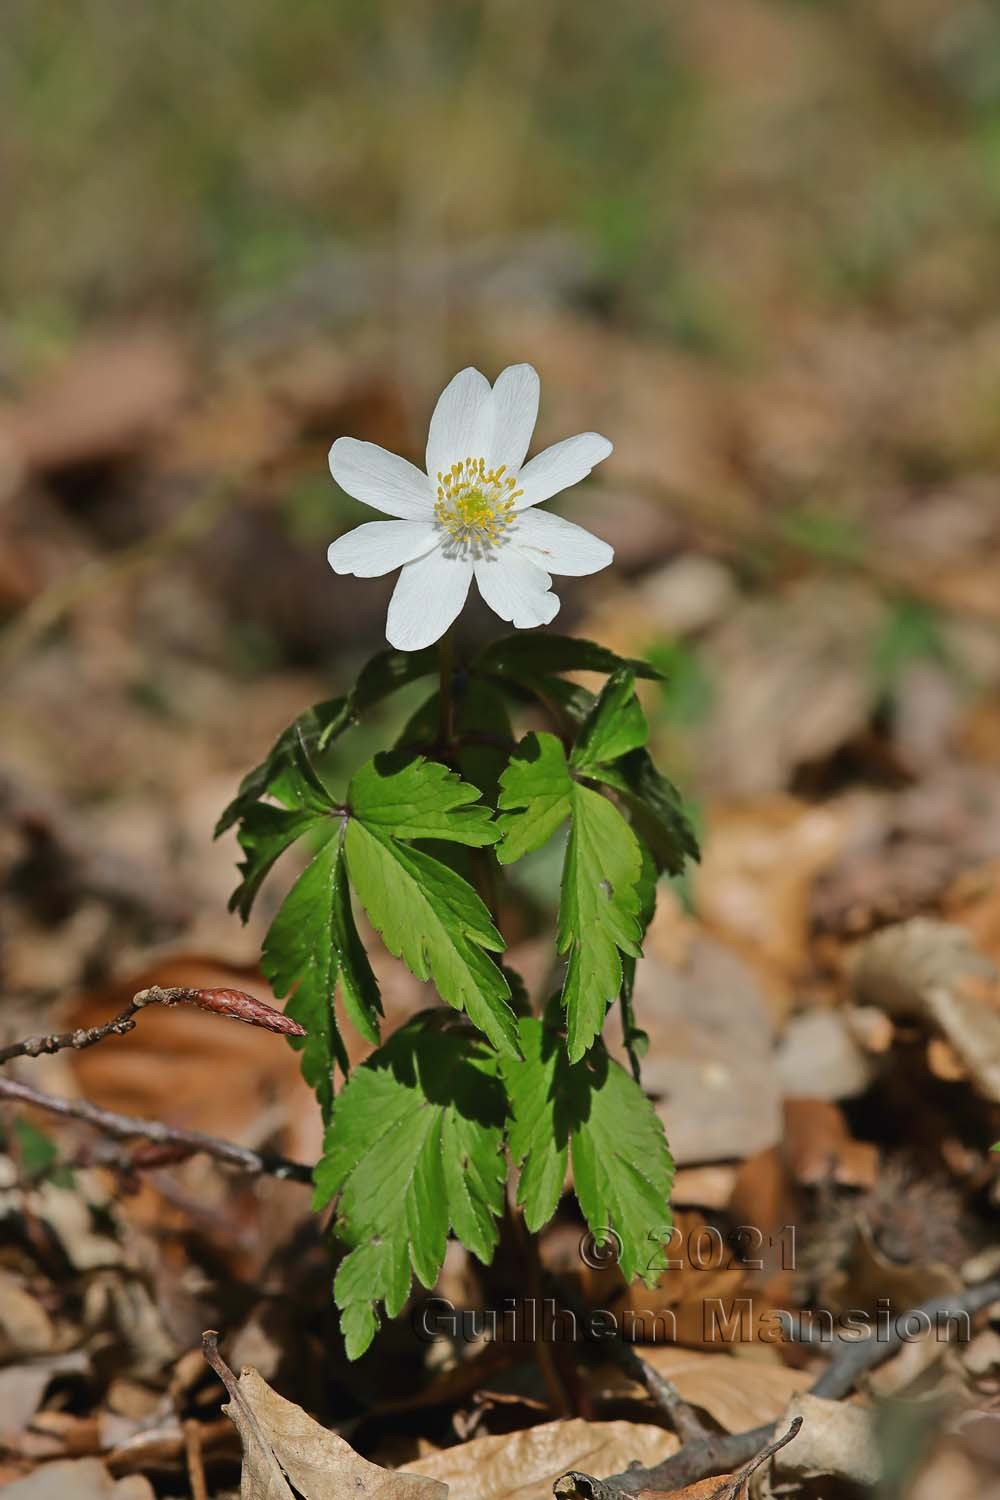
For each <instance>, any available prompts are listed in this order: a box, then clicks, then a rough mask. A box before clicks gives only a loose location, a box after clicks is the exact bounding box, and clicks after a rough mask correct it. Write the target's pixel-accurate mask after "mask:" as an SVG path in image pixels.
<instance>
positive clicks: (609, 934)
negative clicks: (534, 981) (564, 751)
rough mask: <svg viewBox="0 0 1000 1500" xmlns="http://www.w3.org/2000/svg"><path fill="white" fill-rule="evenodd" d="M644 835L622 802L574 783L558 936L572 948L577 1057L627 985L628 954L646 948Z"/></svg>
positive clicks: (569, 970) (569, 1040) (570, 986)
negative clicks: (641, 912) (641, 895)
mask: <svg viewBox="0 0 1000 1500" xmlns="http://www.w3.org/2000/svg"><path fill="white" fill-rule="evenodd" d="M641 874H642V852H641V850H640V848H639V841H638V839H637V838H636V836H635V834H634V833H633V832H632V830H631V828H630V827H629V826H628V824H627V823H626V822H625V819H624V818H623V817H622V815H621V813H620V812H619V811H618V809H617V808H616V807H614V806H612V804H611V803H610V802H609V801H608V799H607V798H606V797H602V796H601V794H600V792H593V791H591V790H590V789H589V787H584V786H580V785H579V783H575V784H574V786H573V804H572V822H571V825H570V835H569V843H568V844H567V846H566V862H565V864H564V865H563V878H562V892H561V900H560V903H559V927H558V935H557V943H558V947H559V952H560V953H567V954H568V955H569V962H568V964H567V967H566V979H565V983H564V984H563V1004H564V1006H565V1008H566V1044H567V1048H568V1051H569V1056H570V1060H571V1061H572V1062H576V1061H578V1060H579V1058H581V1057H582V1056H583V1054H584V1053H585V1052H586V1051H587V1048H588V1047H589V1046H590V1045H591V1043H592V1042H593V1041H594V1039H595V1037H597V1036H598V1035H599V1034H600V1031H601V1027H602V1026H603V1025H604V1017H605V1016H606V1014H607V1011H608V1007H609V1006H610V1005H611V1004H612V1003H613V1002H614V1001H615V1000H616V999H617V998H618V993H619V991H620V989H621V985H622V955H623V954H625V955H629V956H631V957H632V958H638V957H639V956H640V955H641V952H642V949H641V946H640V944H641V941H642V929H641V927H640V924H639V910H640V898H639V891H638V889H637V887H638V882H639V879H640V876H641Z"/></svg>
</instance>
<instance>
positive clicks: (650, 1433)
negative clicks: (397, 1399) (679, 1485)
mask: <svg viewBox="0 0 1000 1500" xmlns="http://www.w3.org/2000/svg"><path fill="white" fill-rule="evenodd" d="M677 1448H678V1442H677V1439H676V1438H675V1437H674V1435H673V1433H670V1432H664V1431H663V1429H662V1428H661V1427H649V1426H645V1425H644V1424H642V1423H637V1422H585V1421H583V1420H582V1418H579V1417H577V1418H574V1419H573V1420H572V1421H568V1422H545V1423H543V1424H542V1425H541V1426H540V1427H529V1428H527V1429H526V1430H524V1431H522V1432H514V1433H509V1434H508V1433H503V1434H495V1435H493V1436H490V1437H480V1438H473V1440H472V1441H471V1442H470V1443H462V1444H460V1446H459V1447H457V1448H446V1449H444V1450H443V1452H441V1453H434V1454H432V1455H431V1457H429V1458H422V1459H419V1460H418V1461H417V1462H416V1463H415V1464H411V1466H410V1469H411V1472H412V1473H413V1474H426V1475H433V1476H434V1478H436V1479H443V1480H446V1481H447V1484H448V1486H449V1490H450V1496H451V1500H515V1497H516V1500H551V1495H552V1485H553V1483H554V1482H555V1480H557V1479H559V1478H560V1477H561V1476H562V1475H563V1474H565V1473H566V1472H567V1470H570V1469H579V1470H581V1471H583V1472H584V1473H588V1474H619V1473H621V1471H622V1470H623V1469H625V1468H627V1467H628V1465H629V1464H630V1463H631V1462H632V1460H633V1459H637V1460H638V1461H639V1463H640V1464H642V1465H643V1466H644V1467H647V1468H648V1467H650V1466H651V1465H653V1464H658V1463H660V1462H661V1461H662V1460H663V1459H665V1458H669V1457H670V1455H671V1454H672V1453H676V1452H677Z"/></svg>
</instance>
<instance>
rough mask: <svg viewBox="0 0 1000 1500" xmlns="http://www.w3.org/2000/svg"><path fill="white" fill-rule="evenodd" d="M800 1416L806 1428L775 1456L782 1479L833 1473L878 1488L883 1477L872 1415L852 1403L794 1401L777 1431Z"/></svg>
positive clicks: (799, 1398)
mask: <svg viewBox="0 0 1000 1500" xmlns="http://www.w3.org/2000/svg"><path fill="white" fill-rule="evenodd" d="M795 1417H801V1418H802V1419H803V1421H802V1427H801V1429H800V1431H799V1432H798V1433H797V1434H796V1436H795V1437H794V1438H793V1439H792V1441H791V1442H790V1443H789V1444H788V1445H787V1446H786V1447H784V1448H782V1449H781V1451H780V1452H779V1453H776V1454H775V1457H774V1466H775V1469H776V1471H777V1472H778V1473H779V1474H782V1475H786V1476H787V1475H796V1476H799V1477H804V1476H809V1475H827V1474H833V1475H836V1476H838V1477H840V1478H844V1479H852V1480H854V1481H855V1483H857V1484H875V1483H877V1482H878V1479H879V1476H880V1474H881V1460H880V1458H879V1450H878V1444H877V1443H876V1441H875V1435H874V1430H873V1427H872V1414H871V1412H870V1411H867V1410H866V1409H865V1408H864V1407H861V1406H855V1405H854V1404H853V1402H845V1401H827V1400H825V1399H824V1398H823V1397H822V1396H809V1395H801V1396H796V1397H794V1398H793V1399H792V1401H791V1402H790V1403H789V1406H788V1410H787V1411H786V1412H785V1415H784V1416H783V1417H782V1418H781V1421H780V1422H779V1423H778V1429H779V1431H783V1430H784V1429H785V1428H787V1427H788V1426H789V1424H790V1423H791V1422H792V1420H793V1419H794V1418H795Z"/></svg>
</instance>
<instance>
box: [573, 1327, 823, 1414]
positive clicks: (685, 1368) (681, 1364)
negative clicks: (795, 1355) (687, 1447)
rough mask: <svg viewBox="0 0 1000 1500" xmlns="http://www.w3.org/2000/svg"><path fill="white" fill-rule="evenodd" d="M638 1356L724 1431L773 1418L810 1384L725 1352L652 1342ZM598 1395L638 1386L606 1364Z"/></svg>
mask: <svg viewBox="0 0 1000 1500" xmlns="http://www.w3.org/2000/svg"><path fill="white" fill-rule="evenodd" d="M642 1358H643V1359H644V1361H645V1362H646V1364H648V1365H652V1366H653V1368H654V1370H656V1371H657V1372H658V1373H659V1374H660V1375H663V1376H665V1378H666V1379H667V1380H669V1381H671V1382H672V1383H673V1384H674V1385H675V1386H676V1387H677V1389H678V1391H680V1393H681V1395H682V1397H683V1398H684V1400H685V1401H687V1402H688V1403H689V1404H690V1405H691V1406H697V1407H700V1409H701V1410H702V1411H704V1412H707V1413H708V1415H709V1416H710V1417H712V1418H713V1419H714V1420H715V1421H716V1422H718V1424H719V1426H720V1427H722V1428H724V1429H725V1431H726V1432H746V1431H748V1430H749V1429H750V1428H752V1427H762V1426H763V1425H764V1423H765V1422H774V1421H775V1420H776V1419H777V1418H778V1417H779V1416H780V1415H781V1413H782V1412H783V1411H784V1409H785V1407H786V1406H787V1405H788V1403H789V1401H790V1400H791V1399H792V1398H793V1396H795V1395H797V1394H798V1393H799V1392H800V1391H804V1390H806V1389H807V1388H808V1387H809V1386H810V1385H811V1384H812V1376H811V1375H809V1374H807V1373H806V1372H805V1371H804V1370H792V1369H789V1368H788V1367H787V1366H786V1365H780V1364H774V1365H771V1364H763V1363H762V1362H761V1361H759V1360H756V1359H739V1358H734V1357H733V1356H732V1355H731V1354H703V1353H702V1352H701V1351H700V1350H697V1349H676V1348H671V1347H669V1346H661V1345H656V1346H653V1347H652V1348H649V1347H647V1348H644V1349H643V1350H642ZM599 1378H600V1380H601V1385H600V1387H599V1390H598V1394H599V1395H600V1396H601V1397H602V1398H604V1397H608V1396H612V1395H616V1396H623V1395H626V1394H628V1395H630V1396H634V1397H639V1396H640V1395H641V1391H642V1387H640V1386H639V1385H638V1384H637V1382H635V1381H632V1380H630V1379H629V1377H628V1376H626V1375H624V1374H622V1373H621V1372H619V1371H618V1370H616V1369H615V1370H613V1369H611V1368H610V1367H609V1368H608V1370H607V1371H606V1372H604V1373H603V1374H602V1375H601V1376H600V1377H599Z"/></svg>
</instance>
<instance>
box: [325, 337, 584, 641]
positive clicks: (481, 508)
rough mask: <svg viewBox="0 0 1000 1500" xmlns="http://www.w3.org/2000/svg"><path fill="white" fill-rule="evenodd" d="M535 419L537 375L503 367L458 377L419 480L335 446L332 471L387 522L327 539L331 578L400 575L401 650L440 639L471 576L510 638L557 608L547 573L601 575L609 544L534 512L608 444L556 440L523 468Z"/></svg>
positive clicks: (387, 458)
mask: <svg viewBox="0 0 1000 1500" xmlns="http://www.w3.org/2000/svg"><path fill="white" fill-rule="evenodd" d="M537 416H538V375H537V373H536V372H535V370H534V369H533V368H532V366H531V365H511V366H510V367H509V369H506V370H504V372H503V374H502V375H501V376H500V377H499V379H498V380H497V383H496V385H494V386H492V387H491V386H490V383H489V381H488V380H487V379H486V377H485V375H481V374H480V373H479V371H478V370H474V369H471V368H470V369H467V370H462V371H461V372H460V373H459V374H458V375H456V376H455V378H454V380H452V381H451V382H450V384H449V385H447V386H446V387H445V389H444V390H443V391H442V393H441V395H440V396H439V398H438V403H437V406H436V407H435V408H434V415H433V416H432V417H431V426H430V432H429V434H428V437H427V473H426V474H424V473H422V472H421V470H420V469H418V468H416V467H415V466H414V465H413V464H411V463H408V462H407V460H406V459H405V458H399V457H398V456H397V455H396V454H395V453H389V452H387V451H386V449H385V448H379V447H378V446H377V445H376V444H375V443H362V442H359V441H358V440H357V439H356V438H349V437H342V438H338V439H337V441H336V442H335V443H334V445H333V447H332V448H331V449H330V472H331V473H332V474H333V477H334V479H335V480H336V481H337V483H338V484H339V485H340V487H341V489H343V490H346V491H347V493H348V494H349V495H353V496H354V498H355V499H356V500H361V501H363V502H364V503H365V505H370V506H371V507H372V508H373V509H374V510H379V511H381V512H382V513H383V514H384V515H388V516H393V517H395V519H394V520H392V521H368V522H366V523H365V524H364V525H363V526H357V527H355V529H354V530H353V531H349V532H347V534H346V535H345V536H342V537H340V538H339V539H338V540H337V541H335V542H334V543H332V545H331V547H330V550H329V553H328V554H327V555H328V557H329V560H330V566H331V567H332V568H333V570H334V572H335V573H354V574H356V575H357V576H358V577H359V578H378V577H381V576H382V575H383V574H385V573H391V572H392V571H393V569H394V568H401V569H402V571H401V573H400V575H399V579H398V581H397V583H396V587H395V590H394V591H393V595H392V599H391V601H390V603H389V614H388V618H387V620H386V627H385V633H386V638H387V639H388V641H389V644H390V645H391V646H395V647H397V648H398V649H399V650H400V651H419V650H421V649H422V648H423V647H424V646H430V645H432V644H433V642H434V641H436V640H439V639H440V637H441V636H443V635H444V633H445V632H446V631H447V630H448V628H449V626H450V625H451V624H452V622H453V621H454V620H455V619H456V617H457V616H458V614H459V613H460V611H461V609H462V606H463V604H464V603H465V601H466V598H467V596H468V593H469V587H470V585H471V583H472V580H473V578H475V580H476V584H477V586H478V588H479V592H480V594H482V596H483V598H484V599H485V600H486V603H487V604H488V605H489V607H490V608H491V609H492V610H493V611H494V612H495V613H496V614H498V615H499V616H500V618H501V620H509V621H510V622H511V624H512V625H514V627H515V628H516V629H518V630H528V629H530V628H531V627H532V626H535V625H547V624H548V622H549V621H550V620H552V619H554V617H555V615H556V613H557V611H558V609H559V600H558V598H557V597H556V595H555V594H553V593H552V591H551V584H552V578H551V574H553V573H556V574H561V575H564V576H567V577H574V578H576V577H582V576H583V575H584V574H588V573H597V572H598V571H599V570H600V569H601V568H606V567H607V566H608V564H609V563H610V562H611V561H612V559H613V557H614V552H613V551H612V549H611V548H610V547H609V546H608V544H607V543H606V542H602V541H600V540H599V538H597V537H596V536H593V535H591V533H590V532H589V531H585V530H584V529H583V527H582V526H577V525H575V524H574V523H573V522H572V521H566V520H564V519H563V518H562V517H561V516H555V515H552V514H550V513H549V512H548V511H543V510H539V509H537V507H538V506H539V505H540V504H541V503H542V501H543V500H551V498H552V496H553V495H557V494H559V492H560V490H566V489H569V487H570V486H571V485H574V484H578V483H579V482H580V480H581V479H585V478H586V477H587V475H588V474H589V473H590V471H591V469H592V468H593V467H594V465H595V464H599V463H600V462H601V460H602V459H603V458H607V456H608V454H609V453H610V452H611V444H610V443H609V442H608V439H607V438H606V437H601V436H600V434H599V433H596V432H581V433H579V434H578V435H577V436H576V437H571V438H565V439H564V440H563V441H562V442H561V443H555V444H554V445H553V446H552V447H551V448H546V449H545V451H544V452H542V453H539V454H537V455H536V456H535V457H534V458H533V459H531V460H530V461H529V462H528V463H525V462H524V457H525V454H526V453H527V451H528V444H529V443H530V441H531V434H532V432H533V431H534V427H535V420H536V418H537Z"/></svg>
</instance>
